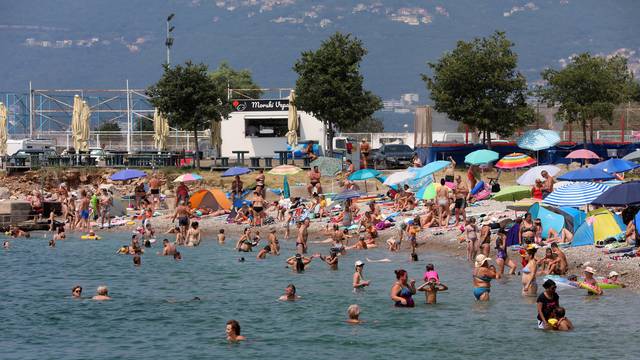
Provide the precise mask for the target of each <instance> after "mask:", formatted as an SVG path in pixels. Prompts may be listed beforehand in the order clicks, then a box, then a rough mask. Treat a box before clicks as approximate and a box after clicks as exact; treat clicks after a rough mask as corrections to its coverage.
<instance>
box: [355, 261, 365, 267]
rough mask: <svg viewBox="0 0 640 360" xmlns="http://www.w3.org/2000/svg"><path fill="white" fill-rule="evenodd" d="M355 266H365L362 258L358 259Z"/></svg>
mask: <svg viewBox="0 0 640 360" xmlns="http://www.w3.org/2000/svg"><path fill="white" fill-rule="evenodd" d="M355 266H364V263H363V262H362V261H361V260H357V261H356V263H355Z"/></svg>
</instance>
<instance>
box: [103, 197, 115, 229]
mask: <svg viewBox="0 0 640 360" xmlns="http://www.w3.org/2000/svg"><path fill="white" fill-rule="evenodd" d="M111 206H113V198H112V197H111V195H110V194H109V191H107V189H106V188H102V195H101V196H100V227H101V228H104V221H105V220H107V226H108V228H109V229H111Z"/></svg>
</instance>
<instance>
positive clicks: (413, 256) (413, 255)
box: [409, 251, 418, 262]
mask: <svg viewBox="0 0 640 360" xmlns="http://www.w3.org/2000/svg"><path fill="white" fill-rule="evenodd" d="M409 261H413V262H416V261H418V254H417V253H416V252H415V251H412V252H411V255H409Z"/></svg>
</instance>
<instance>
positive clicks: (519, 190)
mask: <svg viewBox="0 0 640 360" xmlns="http://www.w3.org/2000/svg"><path fill="white" fill-rule="evenodd" d="M530 197H531V188H529V187H528V186H522V185H515V186H508V187H505V188H504V189H502V190H500V191H499V192H497V193H495V194H493V196H492V197H491V198H492V199H493V200H496V201H518V200H522V199H527V198H530Z"/></svg>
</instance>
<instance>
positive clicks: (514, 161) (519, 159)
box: [496, 153, 536, 169]
mask: <svg viewBox="0 0 640 360" xmlns="http://www.w3.org/2000/svg"><path fill="white" fill-rule="evenodd" d="M535 163H536V159H534V158H532V157H531V156H529V155H525V154H523V153H511V154H509V155H507V156H505V157H503V158H502V159H500V161H498V162H497V163H496V167H497V168H500V169H519V168H523V167H527V166H531V165H533V164H535Z"/></svg>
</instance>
